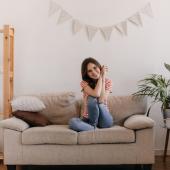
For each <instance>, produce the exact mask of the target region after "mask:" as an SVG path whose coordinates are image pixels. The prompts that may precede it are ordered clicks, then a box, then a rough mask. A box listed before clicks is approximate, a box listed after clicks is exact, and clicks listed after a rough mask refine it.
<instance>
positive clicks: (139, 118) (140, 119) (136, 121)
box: [124, 115, 154, 130]
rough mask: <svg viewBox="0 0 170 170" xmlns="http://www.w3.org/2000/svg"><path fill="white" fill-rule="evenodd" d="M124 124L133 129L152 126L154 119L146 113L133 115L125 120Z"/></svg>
mask: <svg viewBox="0 0 170 170" xmlns="http://www.w3.org/2000/svg"><path fill="white" fill-rule="evenodd" d="M124 126H125V127H127V128H129V129H133V130H138V129H145V128H152V127H153V126H154V121H153V120H152V119H151V118H149V117H146V116H145V115H133V116H130V117H129V118H127V119H126V120H125V122H124Z"/></svg>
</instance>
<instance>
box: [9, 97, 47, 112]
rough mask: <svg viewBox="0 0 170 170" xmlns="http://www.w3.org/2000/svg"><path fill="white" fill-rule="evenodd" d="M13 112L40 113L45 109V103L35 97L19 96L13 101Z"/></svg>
mask: <svg viewBox="0 0 170 170" xmlns="http://www.w3.org/2000/svg"><path fill="white" fill-rule="evenodd" d="M11 106H12V111H17V110H22V111H30V112H39V111H42V110H43V109H45V105H44V103H43V102H42V101H41V100H40V99H39V98H37V97H35V96H19V97H16V98H15V99H14V100H12V101H11Z"/></svg>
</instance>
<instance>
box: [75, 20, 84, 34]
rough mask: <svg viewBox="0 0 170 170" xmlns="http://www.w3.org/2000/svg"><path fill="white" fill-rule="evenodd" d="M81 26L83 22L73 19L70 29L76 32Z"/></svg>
mask: <svg viewBox="0 0 170 170" xmlns="http://www.w3.org/2000/svg"><path fill="white" fill-rule="evenodd" d="M82 28H83V24H82V23H80V22H79V21H78V20H75V19H73V21H72V31H73V34H76V33H77V32H79V31H80V30H81V29H82Z"/></svg>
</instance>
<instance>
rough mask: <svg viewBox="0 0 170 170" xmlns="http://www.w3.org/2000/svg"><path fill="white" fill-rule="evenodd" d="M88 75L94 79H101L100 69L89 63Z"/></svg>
mask: <svg viewBox="0 0 170 170" xmlns="http://www.w3.org/2000/svg"><path fill="white" fill-rule="evenodd" d="M87 75H88V76H89V77H90V78H92V79H95V80H96V79H99V77H100V68H99V67H98V66H97V65H95V64H93V63H89V64H88V65H87Z"/></svg>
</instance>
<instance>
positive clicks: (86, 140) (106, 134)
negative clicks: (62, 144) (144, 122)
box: [78, 125, 135, 144]
mask: <svg viewBox="0 0 170 170" xmlns="http://www.w3.org/2000/svg"><path fill="white" fill-rule="evenodd" d="M132 142H135V132H134V130H131V129H127V128H125V127H122V126H118V125H116V126H113V127H111V128H104V129H98V128H97V129H95V130H92V131H83V132H79V133H78V144H99V143H100V144H101V143H132Z"/></svg>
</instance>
